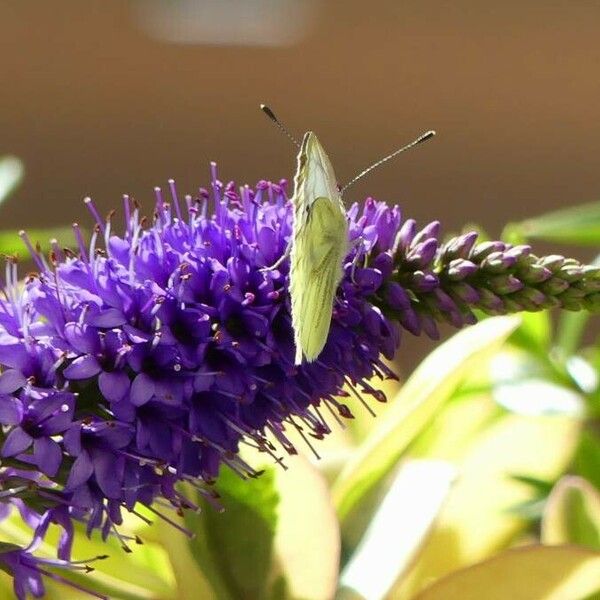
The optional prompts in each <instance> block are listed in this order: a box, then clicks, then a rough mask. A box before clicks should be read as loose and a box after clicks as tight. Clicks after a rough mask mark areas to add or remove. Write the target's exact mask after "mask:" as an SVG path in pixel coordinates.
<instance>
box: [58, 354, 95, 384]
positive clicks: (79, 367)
mask: <svg viewBox="0 0 600 600" xmlns="http://www.w3.org/2000/svg"><path fill="white" fill-rule="evenodd" d="M101 370H102V367H101V366H100V363H99V362H98V359H97V358H96V357H94V356H91V355H90V354H86V355H85V356H80V357H79V358H76V359H75V360H74V361H73V362H72V363H71V364H70V365H69V366H68V367H67V368H66V369H65V371H64V376H65V377H66V378H67V379H88V378H90V377H93V376H94V375H98V373H100V371H101Z"/></svg>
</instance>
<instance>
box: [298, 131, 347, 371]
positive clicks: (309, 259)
mask: <svg viewBox="0 0 600 600" xmlns="http://www.w3.org/2000/svg"><path fill="white" fill-rule="evenodd" d="M292 201H293V205H294V226H293V232H292V238H293V239H292V250H291V267H290V296H291V304H292V326H293V329H294V341H295V344H296V355H295V361H294V362H295V364H297V365H299V364H301V363H302V362H303V360H306V361H307V362H312V361H314V360H315V359H316V358H317V357H318V356H319V354H321V351H322V350H323V347H324V346H325V343H326V341H327V337H328V334H329V328H330V325H331V315H332V312H333V302H334V299H335V294H336V290H337V287H338V285H339V283H340V280H341V279H342V275H343V260H344V258H345V256H346V254H347V252H348V224H347V221H346V213H345V209H344V204H343V202H342V196H341V193H340V191H339V187H338V185H337V180H336V178H335V173H334V171H333V167H332V165H331V162H330V161H329V158H328V156H327V154H326V153H325V151H324V150H323V147H322V146H321V144H320V142H319V140H318V138H317V136H316V135H315V134H314V133H313V132H310V131H309V132H307V133H306V134H305V135H304V138H303V140H302V144H301V147H300V152H299V154H298V166H297V170H296V176H295V178H294V196H293V199H292Z"/></svg>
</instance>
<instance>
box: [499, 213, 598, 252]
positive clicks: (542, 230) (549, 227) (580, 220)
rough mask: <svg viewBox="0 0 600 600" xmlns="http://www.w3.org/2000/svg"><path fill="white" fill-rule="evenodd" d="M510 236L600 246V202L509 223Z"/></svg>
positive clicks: (508, 232) (507, 230)
mask: <svg viewBox="0 0 600 600" xmlns="http://www.w3.org/2000/svg"><path fill="white" fill-rule="evenodd" d="M506 232H507V235H508V236H514V237H517V238H519V237H520V238H524V239H539V240H546V241H549V242H560V243H567V244H577V245H580V246H583V245H590V246H597V245H598V244H600V202H593V203H591V204H581V205H579V206H574V207H571V208H565V209H563V210H557V211H555V212H550V213H547V214H545V215H542V216H539V217H534V218H532V219H527V220H525V221H521V222H520V223H510V224H509V225H508V226H507V228H506Z"/></svg>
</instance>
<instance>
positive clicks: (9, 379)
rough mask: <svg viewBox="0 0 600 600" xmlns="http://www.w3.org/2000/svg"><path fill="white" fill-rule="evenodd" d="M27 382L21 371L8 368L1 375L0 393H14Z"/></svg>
mask: <svg viewBox="0 0 600 600" xmlns="http://www.w3.org/2000/svg"><path fill="white" fill-rule="evenodd" d="M25 383H27V378H26V377H25V375H23V373H21V371H17V370H16V369H6V371H4V373H2V375H0V394H12V393H13V392H16V391H17V390H18V389H19V388H21V387H23V386H24V385H25Z"/></svg>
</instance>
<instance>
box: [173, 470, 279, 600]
mask: <svg viewBox="0 0 600 600" xmlns="http://www.w3.org/2000/svg"><path fill="white" fill-rule="evenodd" d="M215 488H216V490H217V492H218V493H219V495H220V499H219V503H220V504H221V505H222V506H223V508H224V511H223V512H218V511H216V510H215V509H214V507H212V506H210V505H208V504H207V503H206V502H203V510H202V512H201V513H200V514H193V513H188V514H186V516H185V522H186V525H187V527H188V528H189V529H191V530H192V531H193V532H194V533H195V534H196V537H195V538H194V540H192V541H191V542H190V546H191V549H192V554H193V555H194V558H195V559H196V561H197V563H198V565H199V567H200V569H201V571H202V572H203V573H204V574H205V575H206V577H207V579H208V580H209V581H210V584H211V586H212V587H213V589H214V591H215V593H216V595H217V597H218V598H219V599H223V600H229V599H231V600H238V599H247V600H253V599H256V600H259V599H262V598H265V597H266V596H267V586H268V579H269V574H270V570H271V562H272V552H273V538H274V535H275V526H276V522H277V514H276V510H277V505H278V501H279V498H278V495H277V492H276V489H275V475H274V472H273V469H272V468H269V469H267V470H265V472H264V473H263V474H262V475H261V476H260V477H258V478H256V479H250V480H243V479H241V478H240V477H239V476H238V475H236V474H235V473H234V472H233V471H231V470H229V469H222V470H221V473H220V475H219V479H218V481H217V483H216V486H215Z"/></svg>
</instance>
